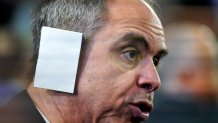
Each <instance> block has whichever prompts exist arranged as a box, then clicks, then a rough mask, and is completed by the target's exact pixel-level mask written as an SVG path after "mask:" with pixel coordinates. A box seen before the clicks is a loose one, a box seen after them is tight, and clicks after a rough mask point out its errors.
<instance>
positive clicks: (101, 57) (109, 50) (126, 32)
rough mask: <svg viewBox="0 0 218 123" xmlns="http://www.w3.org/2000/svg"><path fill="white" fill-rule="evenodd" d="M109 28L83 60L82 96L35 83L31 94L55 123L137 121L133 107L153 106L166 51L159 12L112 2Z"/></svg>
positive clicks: (123, 0)
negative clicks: (160, 64)
mask: <svg viewBox="0 0 218 123" xmlns="http://www.w3.org/2000/svg"><path fill="white" fill-rule="evenodd" d="M106 5H107V13H106V23H105V25H104V26H103V27H102V28H101V29H100V30H99V31H97V32H96V33H95V35H94V36H93V39H92V41H91V42H90V43H89V45H88V46H87V49H86V52H85V53H84V54H83V56H82V60H80V62H81V63H80V69H79V74H78V77H77V87H76V90H77V93H76V94H74V95H72V94H66V93H60V92H53V91H49V90H45V89H39V88H34V87H33V85H30V86H29V88H28V92H29V94H30V96H31V97H32V99H33V101H34V102H35V104H36V105H37V107H38V108H39V109H40V110H41V112H43V114H44V115H45V116H46V117H47V118H48V119H49V121H51V122H52V123H53V122H54V123H70V122H71V123H73V122H76V123H91V122H93V123H96V122H97V123H133V122H139V121H135V120H133V119H132V118H133V115H134V114H133V112H132V110H131V103H135V102H140V101H144V102H146V103H147V104H149V105H152V104H153V103H152V102H153V95H154V91H155V90H157V89H158V88H159V87H160V79H159V76H158V73H157V71H156V65H157V64H158V61H159V59H160V57H162V56H163V55H164V51H165V49H166V46H165V42H164V34H163V28H162V25H161V23H160V20H159V19H158V17H157V15H156V14H155V12H154V11H153V10H152V9H151V8H150V7H149V6H148V4H146V3H144V2H142V1H139V0H108V1H107V3H106Z"/></svg>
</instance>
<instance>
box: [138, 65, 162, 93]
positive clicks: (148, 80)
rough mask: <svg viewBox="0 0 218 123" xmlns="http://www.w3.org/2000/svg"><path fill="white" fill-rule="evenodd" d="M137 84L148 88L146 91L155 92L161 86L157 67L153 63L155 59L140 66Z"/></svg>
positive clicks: (145, 88)
mask: <svg viewBox="0 0 218 123" xmlns="http://www.w3.org/2000/svg"><path fill="white" fill-rule="evenodd" d="M137 85H138V87H140V88H143V89H144V90H146V92H153V91H155V90H157V89H158V88H159V87H160V85H161V83H160V78H159V75H158V73H157V69H156V67H155V66H154V64H153V61H151V62H147V63H146V62H145V63H144V64H143V65H142V66H141V67H140V68H139V78H138V83H137Z"/></svg>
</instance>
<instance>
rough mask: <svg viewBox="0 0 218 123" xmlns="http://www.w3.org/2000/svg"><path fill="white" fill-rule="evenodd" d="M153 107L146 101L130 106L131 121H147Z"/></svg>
mask: <svg viewBox="0 0 218 123" xmlns="http://www.w3.org/2000/svg"><path fill="white" fill-rule="evenodd" d="M152 108H153V105H152V103H149V102H148V101H138V102H134V103H131V104H130V110H131V113H132V120H133V121H134V122H136V121H138V122H139V121H145V120H148V117H149V113H150V112H151V111H152Z"/></svg>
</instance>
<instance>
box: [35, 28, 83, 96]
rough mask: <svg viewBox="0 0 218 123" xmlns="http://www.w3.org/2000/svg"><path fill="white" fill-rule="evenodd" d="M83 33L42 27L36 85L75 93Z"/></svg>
mask: <svg viewBox="0 0 218 123" xmlns="http://www.w3.org/2000/svg"><path fill="white" fill-rule="evenodd" d="M81 44H82V33H78V32H72V31H66V30H61V29H55V28H50V27H42V30H41V40H40V48H39V56H38V62H37V66H36V73H35V79H34V86H35V87H40V88H45V89H51V90H56V91H61V92H67V93H74V88H75V87H74V86H75V81H76V74H77V67H78V62H79V56H80V50H81Z"/></svg>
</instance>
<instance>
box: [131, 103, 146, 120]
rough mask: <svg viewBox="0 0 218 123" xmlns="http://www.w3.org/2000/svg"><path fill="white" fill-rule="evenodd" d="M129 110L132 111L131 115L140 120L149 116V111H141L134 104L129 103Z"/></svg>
mask: <svg viewBox="0 0 218 123" xmlns="http://www.w3.org/2000/svg"><path fill="white" fill-rule="evenodd" d="M130 110H131V112H132V115H133V117H134V118H136V119H140V120H144V121H145V120H148V117H149V113H148V112H142V111H141V110H140V109H139V107H137V106H134V105H130Z"/></svg>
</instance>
